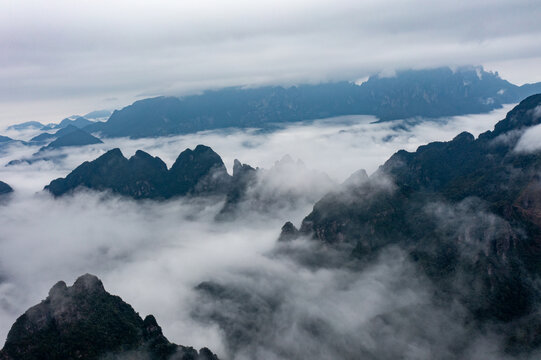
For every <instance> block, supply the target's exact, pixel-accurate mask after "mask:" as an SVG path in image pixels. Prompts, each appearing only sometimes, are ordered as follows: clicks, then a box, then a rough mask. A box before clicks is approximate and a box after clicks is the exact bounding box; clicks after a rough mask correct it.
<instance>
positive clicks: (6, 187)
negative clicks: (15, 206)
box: [0, 181, 13, 195]
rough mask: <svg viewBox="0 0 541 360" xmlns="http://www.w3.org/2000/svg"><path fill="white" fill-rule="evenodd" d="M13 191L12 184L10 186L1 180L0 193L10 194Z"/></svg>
mask: <svg viewBox="0 0 541 360" xmlns="http://www.w3.org/2000/svg"><path fill="white" fill-rule="evenodd" d="M11 192H13V189H12V188H11V186H9V185H8V184H6V183H5V182H3V181H0V195H4V194H9V193H11Z"/></svg>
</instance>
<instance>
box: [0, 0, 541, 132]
mask: <svg viewBox="0 0 541 360" xmlns="http://www.w3.org/2000/svg"><path fill="white" fill-rule="evenodd" d="M539 18H541V4H540V3H539V2H538V1H534V0H529V1H528V0H490V1H481V0H479V1H471V0H469V1H460V0H458V1H446V2H442V1H433V0H410V1H401V0H389V1H381V0H366V1H359V0H352V1H349V0H347V1H346V0H344V1H326V0H288V1H281V0H273V1H270V0H259V1H241V0H234V1H227V2H226V1H218V0H206V1H201V0H199V1H190V0H184V1H163V0H156V1H147V2H143V1H134V0H130V1H124V0H122V1H114V2H113V1H101V0H92V1H90V0H87V1H86V0H85V1H83V0H81V1H68V0H66V1H62V0H49V1H40V0H36V1H26V0H3V1H0V125H6V124H9V123H14V122H21V121H27V120H39V121H44V122H48V121H59V120H61V119H62V118H63V117H65V116H68V115H71V114H73V113H80V114H82V113H85V112H88V111H91V110H95V109H100V108H115V107H121V106H125V105H128V104H129V103H131V102H132V101H134V100H137V99H139V98H141V97H147V96H154V95H162V94H183V93H190V92H195V91H199V90H202V89H207V88H219V87H223V86H230V85H260V84H281V85H290V84H296V83H305V82H312V83H313V82H320V81H328V80H355V79H358V78H363V77H366V76H367V75H369V74H372V73H377V72H380V71H392V70H394V69H400V68H422V67H433V66H441V65H451V66H457V65H479V64H480V65H484V66H485V68H486V69H488V70H497V71H499V72H500V75H501V76H502V77H504V78H506V79H508V80H510V81H512V82H514V83H517V84H522V83H525V82H536V81H541V46H539V45H540V43H539V39H541V22H539Z"/></svg>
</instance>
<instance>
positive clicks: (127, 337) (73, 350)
mask: <svg viewBox="0 0 541 360" xmlns="http://www.w3.org/2000/svg"><path fill="white" fill-rule="evenodd" d="M104 358H107V359H109V358H112V359H120V358H122V359H149V360H150V359H152V360H158V359H171V360H173V359H178V360H217V359H218V358H217V357H216V355H214V354H213V353H212V352H211V351H210V350H209V349H207V348H203V349H201V350H200V351H197V350H195V349H193V348H191V347H185V346H181V345H176V344H173V343H171V342H169V341H168V340H167V338H166V337H165V336H164V335H163V334H162V329H161V328H160V326H158V324H157V322H156V319H155V318H154V316H152V315H148V316H147V317H146V318H145V319H144V320H143V319H142V318H141V317H140V316H139V314H138V313H136V312H135V311H134V310H133V308H132V307H131V306H130V305H128V304H126V303H125V302H124V301H122V299H121V298H120V297H118V296H114V295H111V294H109V293H108V292H107V291H105V289H104V287H103V284H102V282H101V281H100V280H99V279H98V278H97V277H95V276H93V275H90V274H86V275H83V276H81V277H79V278H78V279H77V281H75V283H74V284H73V286H70V287H68V286H66V283H65V282H63V281H60V282H58V283H57V284H56V285H54V286H53V287H52V288H51V290H50V291H49V296H47V298H46V299H45V300H43V301H42V302H41V303H40V304H38V305H35V306H33V307H31V308H30V309H28V310H27V311H26V312H25V313H24V314H23V315H21V316H20V317H19V318H18V319H17V321H16V322H15V324H13V326H12V327H11V330H10V331H9V334H8V337H7V340H6V343H5V345H4V348H3V349H2V350H1V351H0V359H1V360H22V359H87V360H90V359H104Z"/></svg>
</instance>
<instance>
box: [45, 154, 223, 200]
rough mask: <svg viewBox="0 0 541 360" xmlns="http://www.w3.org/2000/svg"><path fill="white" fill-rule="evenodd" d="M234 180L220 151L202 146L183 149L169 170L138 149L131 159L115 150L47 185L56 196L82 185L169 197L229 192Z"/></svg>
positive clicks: (138, 196) (148, 196)
mask: <svg viewBox="0 0 541 360" xmlns="http://www.w3.org/2000/svg"><path fill="white" fill-rule="evenodd" d="M230 183H231V179H230V176H229V175H228V174H227V170H226V168H225V165H224V163H223V161H222V159H221V158H220V156H219V155H218V154H216V153H215V152H214V151H213V150H212V149H211V148H209V147H207V146H204V145H198V146H197V147H196V148H195V149H194V150H190V149H187V150H185V151H183V152H182V153H181V154H180V155H179V156H178V158H177V160H176V161H175V163H174V164H173V166H172V167H171V169H169V170H167V166H166V165H165V163H164V162H163V161H162V160H161V159H160V158H158V157H152V156H151V155H149V154H147V153H146V152H144V151H141V150H138V151H137V152H136V153H135V155H134V156H132V157H131V158H130V159H129V160H128V159H126V158H125V157H124V155H122V153H121V151H120V150H119V149H113V150H110V151H108V152H107V153H105V154H104V155H102V156H100V157H99V158H97V159H96V160H94V161H91V162H85V163H83V164H81V165H80V166H78V167H77V168H76V169H75V170H73V171H72V172H71V173H70V174H69V175H68V176H67V177H66V178H60V179H56V180H53V181H52V182H51V183H50V184H49V185H47V186H46V187H45V189H46V190H48V191H49V192H51V193H52V194H53V195H55V196H61V195H63V194H66V193H69V192H72V191H74V190H75V189H77V188H79V187H86V188H89V189H93V190H110V191H112V192H114V193H117V194H121V195H125V196H130V197H133V198H135V199H168V198H171V197H175V196H186V195H225V194H226V193H227V192H228V191H229V187H230Z"/></svg>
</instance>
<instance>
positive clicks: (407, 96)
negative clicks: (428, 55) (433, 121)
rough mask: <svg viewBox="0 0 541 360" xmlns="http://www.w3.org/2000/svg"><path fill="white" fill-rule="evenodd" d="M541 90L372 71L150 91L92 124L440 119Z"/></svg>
mask: <svg viewBox="0 0 541 360" xmlns="http://www.w3.org/2000/svg"><path fill="white" fill-rule="evenodd" d="M539 91H541V84H529V85H528V86H521V87H519V86H516V85H513V84H511V83H509V82H508V81H506V80H503V79H501V78H500V77H499V75H498V74H497V73H492V72H486V71H484V70H483V69H482V68H481V67H475V68H459V69H455V70H452V69H450V68H438V69H427V70H407V71H399V72H397V73H396V74H395V75H394V76H391V77H380V76H372V77H370V78H369V79H368V80H367V81H366V82H364V83H362V84H361V85H357V84H355V83H351V82H338V83H326V84H319V85H301V86H293V87H289V88H284V87H279V86H276V87H271V86H269V87H262V88H255V89H241V88H228V89H223V90H217V91H207V92H205V93H203V94H201V95H193V96H186V97H183V98H175V97H157V98H149V99H144V100H140V101H136V102H135V103H133V104H132V105H130V106H127V107H125V108H123V109H122V110H117V111H114V112H113V114H112V115H111V116H110V118H109V119H108V121H106V122H103V123H95V124H92V125H89V126H88V127H86V128H85V129H86V130H87V131H89V132H92V133H94V132H99V133H100V134H101V135H102V136H104V137H124V136H129V137H132V138H140V137H157V136H165V135H172V134H186V133H193V132H197V131H202V130H212V129H221V128H227V127H240V128H245V127H269V126H272V125H273V124H275V123H286V122H294V121H303V120H314V119H320V118H328V117H334V116H342V115H374V116H376V117H378V118H379V119H380V120H382V121H387V120H395V119H405V118H411V117H428V118H437V117H444V116H454V115H464V114H474V113H483V112H488V111H491V110H493V109H496V108H500V107H501V106H502V104H507V103H514V102H518V101H520V100H522V99H523V98H525V97H527V96H529V95H532V94H535V93H536V92H539Z"/></svg>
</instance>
